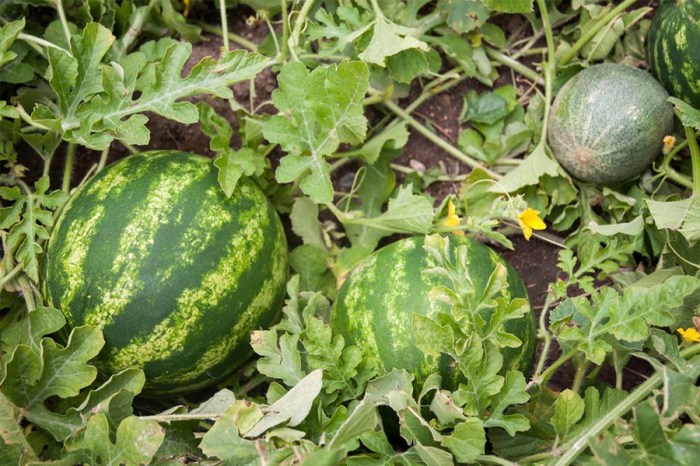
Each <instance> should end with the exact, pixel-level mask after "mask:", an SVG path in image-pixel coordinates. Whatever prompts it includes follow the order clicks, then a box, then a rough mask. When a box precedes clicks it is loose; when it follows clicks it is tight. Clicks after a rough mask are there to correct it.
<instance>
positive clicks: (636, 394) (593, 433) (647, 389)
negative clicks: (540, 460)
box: [554, 344, 700, 466]
mask: <svg viewBox="0 0 700 466" xmlns="http://www.w3.org/2000/svg"><path fill="white" fill-rule="evenodd" d="M697 354H700V345H698V344H696V345H693V346H691V347H690V348H686V349H685V350H683V351H681V356H683V358H684V359H686V360H688V359H690V358H691V357H693V356H695V355H697ZM696 366H700V362H699V363H696ZM694 372H695V376H697V372H698V367H695V368H694ZM662 381H663V372H662V371H656V372H655V373H654V374H653V375H652V376H651V377H649V378H648V379H647V380H646V381H645V382H644V383H642V384H641V385H639V386H638V387H637V388H635V389H634V390H633V391H632V393H630V394H629V395H628V396H627V398H625V399H624V400H623V401H622V402H620V403H619V404H618V405H616V406H615V407H614V408H612V409H611V410H610V411H608V412H607V413H606V414H605V415H604V416H603V417H601V418H600V419H598V421H597V422H596V423H594V424H593V425H592V426H591V427H590V428H588V429H586V431H585V432H584V433H583V434H582V435H581V436H579V437H578V438H576V439H572V440H571V441H569V442H567V443H566V444H564V445H562V447H561V451H563V452H564V454H563V455H562V456H561V457H560V458H559V460H557V462H556V463H554V466H567V465H569V464H571V463H572V462H573V461H574V460H575V459H576V458H577V457H578V455H580V454H581V453H582V452H583V451H584V450H585V449H586V448H588V444H589V442H591V441H593V440H594V439H595V438H596V437H597V436H598V435H599V434H600V433H601V432H603V431H604V430H605V429H607V428H608V427H609V426H610V425H611V424H612V423H614V422H615V421H616V420H618V419H620V418H621V417H622V416H623V415H624V414H626V413H627V412H628V411H629V410H631V409H632V408H633V407H634V406H635V405H637V404H638V403H640V402H641V401H642V400H644V399H645V398H646V397H648V396H649V394H650V393H651V392H652V391H653V390H654V389H655V388H656V387H657V386H658V385H660V384H661V382H662Z"/></svg>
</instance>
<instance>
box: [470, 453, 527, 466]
mask: <svg viewBox="0 0 700 466" xmlns="http://www.w3.org/2000/svg"><path fill="white" fill-rule="evenodd" d="M476 462H477V463H478V464H497V465H501V466H518V464H519V463H513V462H512V461H508V460H506V459H503V458H500V457H498V456H496V455H479V456H477V457H476Z"/></svg>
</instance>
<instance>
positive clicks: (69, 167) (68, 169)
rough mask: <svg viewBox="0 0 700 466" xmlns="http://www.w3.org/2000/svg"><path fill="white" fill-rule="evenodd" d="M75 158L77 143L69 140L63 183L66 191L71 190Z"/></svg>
mask: <svg viewBox="0 0 700 466" xmlns="http://www.w3.org/2000/svg"><path fill="white" fill-rule="evenodd" d="M74 159H75V143H73V142H69V143H68V148H67V149H66V164H65V166H64V167H63V185H62V188H61V189H63V191H64V192H66V193H69V192H70V179H71V176H72V174H73V160H74Z"/></svg>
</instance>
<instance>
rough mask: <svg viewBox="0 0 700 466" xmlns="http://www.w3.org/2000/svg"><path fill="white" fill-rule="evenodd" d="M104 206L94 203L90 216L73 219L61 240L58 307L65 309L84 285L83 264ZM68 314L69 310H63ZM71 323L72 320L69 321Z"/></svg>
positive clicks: (58, 259)
mask: <svg viewBox="0 0 700 466" xmlns="http://www.w3.org/2000/svg"><path fill="white" fill-rule="evenodd" d="M104 210H105V209H104V206H101V205H96V206H95V207H94V209H93V210H92V212H90V216H89V217H87V218H85V219H79V220H78V219H77V220H74V221H73V222H72V223H71V225H70V229H69V232H68V234H67V235H66V236H67V238H66V240H65V241H63V245H64V247H63V249H61V250H60V251H59V252H58V254H57V256H56V260H57V261H59V262H60V263H61V269H62V273H61V277H60V282H61V284H62V286H63V290H64V291H63V294H62V295H61V298H60V300H59V303H60V304H59V308H60V309H63V310H64V311H67V310H68V309H69V308H70V305H71V303H72V302H73V299H74V298H75V295H76V294H77V293H78V291H80V290H82V289H84V287H85V275H84V272H85V269H84V267H83V264H84V263H85V258H86V257H87V253H88V251H89V249H90V240H91V237H92V235H93V234H94V233H95V226H96V225H97V223H98V222H99V221H100V220H101V219H102V217H103V216H104ZM65 314H66V315H69V314H70V313H69V312H65ZM69 323H72V322H69Z"/></svg>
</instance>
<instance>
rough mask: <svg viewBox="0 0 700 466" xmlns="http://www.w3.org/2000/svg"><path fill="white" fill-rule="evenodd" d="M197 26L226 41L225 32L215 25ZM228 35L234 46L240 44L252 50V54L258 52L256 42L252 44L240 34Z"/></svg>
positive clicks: (200, 24)
mask: <svg viewBox="0 0 700 466" xmlns="http://www.w3.org/2000/svg"><path fill="white" fill-rule="evenodd" d="M197 25H198V26H199V27H201V28H202V31H205V32H209V33H211V34H216V35H219V36H221V38H222V40H224V39H223V36H224V30H223V29H221V28H220V27H216V26H213V25H211V24H207V23H197ZM227 35H228V39H229V41H231V42H233V43H234V44H238V45H240V46H241V47H245V48H247V49H248V50H250V51H251V52H257V51H258V44H256V43H255V42H251V41H249V40H248V39H246V38H245V37H241V36H239V35H238V34H234V33H232V32H229V33H228V34H227Z"/></svg>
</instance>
